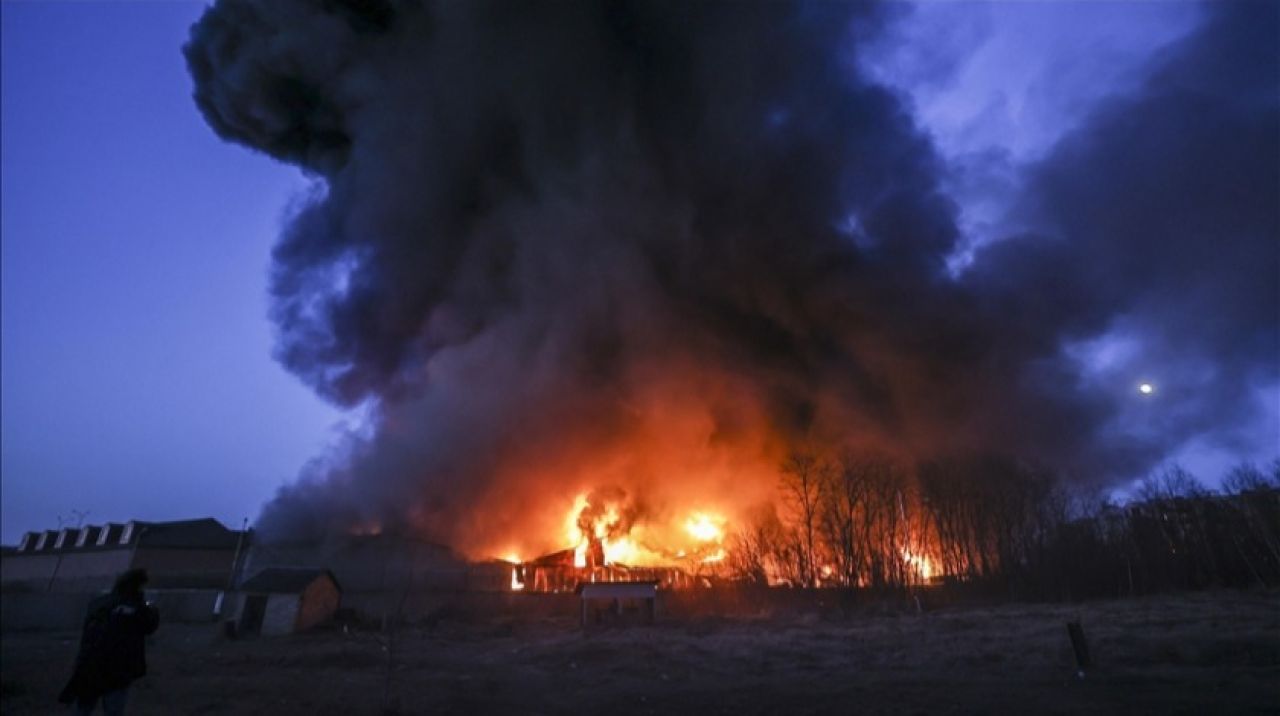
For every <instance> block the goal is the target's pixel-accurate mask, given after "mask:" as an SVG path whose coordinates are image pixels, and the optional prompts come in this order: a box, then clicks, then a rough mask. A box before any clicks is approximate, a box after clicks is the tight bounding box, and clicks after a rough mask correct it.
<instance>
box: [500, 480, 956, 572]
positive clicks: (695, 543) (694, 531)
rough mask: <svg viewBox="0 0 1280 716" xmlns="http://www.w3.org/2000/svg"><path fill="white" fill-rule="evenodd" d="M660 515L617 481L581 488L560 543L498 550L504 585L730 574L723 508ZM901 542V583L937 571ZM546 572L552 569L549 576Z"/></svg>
mask: <svg viewBox="0 0 1280 716" xmlns="http://www.w3.org/2000/svg"><path fill="white" fill-rule="evenodd" d="M663 514H664V515H666V516H665V517H663V516H659V515H654V514H647V513H646V512H645V510H644V509H643V508H641V507H640V506H639V505H637V504H636V503H635V502H634V501H633V500H632V499H631V498H630V497H629V496H628V495H627V494H626V493H625V492H624V491H622V490H620V489H617V488H612V489H602V490H596V491H591V492H585V491H584V492H580V493H579V494H577V495H576V496H575V497H574V498H573V500H572V502H571V503H570V504H569V507H568V509H567V510H566V511H565V512H564V513H563V518H562V532H563V537H562V539H563V542H562V543H561V544H563V545H565V547H566V548H565V549H563V550H561V551H559V552H553V553H550V554H547V555H544V556H542V557H538V558H535V559H533V560H531V561H529V562H527V563H526V562H524V561H523V560H521V559H520V558H519V557H518V556H517V555H516V554H515V553H510V554H508V555H507V556H506V557H504V560H505V561H507V562H509V563H511V564H512V576H511V589H512V590H524V589H526V587H528V586H530V585H531V584H532V585H533V589H532V590H533V591H560V590H561V589H565V588H571V587H572V584H574V583H575V580H580V581H627V580H629V579H641V578H643V579H651V578H655V577H656V578H659V579H660V580H661V579H668V580H671V579H672V577H673V575H679V576H683V577H685V578H688V577H689V576H690V575H701V576H700V577H699V579H698V580H689V579H686V580H685V581H683V582H682V581H680V579H675V580H674V582H673V583H682V584H683V583H690V584H692V583H699V582H700V583H709V582H706V578H707V577H711V576H714V577H728V578H733V577H734V576H736V575H735V574H734V573H733V570H732V569H731V568H730V567H729V565H728V564H727V562H728V558H729V556H730V550H731V549H734V541H733V539H731V537H732V536H733V535H734V534H735V526H734V525H733V524H732V523H731V521H730V519H729V518H728V517H727V516H726V514H725V513H723V512H721V511H718V510H716V509H714V508H710V507H707V506H699V507H696V508H693V509H688V510H685V511H682V512H680V513H678V515H677V514H672V513H663ZM916 537H919V535H918V534H917V535H916ZM739 538H740V537H739ZM901 544H908V545H911V546H909V547H902V548H900V549H899V550H898V552H897V553H896V554H897V555H898V556H897V558H896V561H899V562H900V565H901V571H900V572H899V574H901V575H902V576H901V577H900V579H901V580H902V581H901V583H902V584H908V585H925V584H929V583H930V582H931V580H932V579H933V578H934V577H935V576H937V574H938V570H937V569H936V568H935V566H934V560H933V558H931V557H930V556H929V552H928V550H927V549H926V548H925V547H924V546H922V544H921V541H920V540H919V539H907V538H906V535H905V534H904V541H903V542H902V543H901ZM773 567H774V569H771V570H769V573H768V574H767V575H766V576H767V581H768V582H769V583H770V584H775V585H778V584H791V585H793V586H797V583H796V581H795V580H794V579H793V578H788V577H787V576H785V575H784V574H782V573H781V570H778V569H776V567H777V565H773ZM539 570H541V572H540V571H539ZM565 570H568V572H566V571H565ZM548 571H550V572H552V573H554V575H555V576H553V577H548V576H547V574H546V573H547V572H548ZM538 574H541V576H540V577H537V578H534V577H532V576H531V575H538ZM814 574H815V577H814V581H813V583H812V586H850V585H853V586H867V582H866V581H864V580H862V579H861V578H859V579H854V580H851V579H849V577H848V573H847V571H842V569H841V568H840V566H838V565H837V564H834V563H826V562H820V563H817V564H815V565H814ZM531 580H532V581H531ZM842 580H843V581H842ZM801 583H802V584H803V583H806V582H804V581H803V580H802V582H801Z"/></svg>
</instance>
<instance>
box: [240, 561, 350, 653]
mask: <svg viewBox="0 0 1280 716" xmlns="http://www.w3.org/2000/svg"><path fill="white" fill-rule="evenodd" d="M341 601H342V587H340V586H339V585H338V581H337V580H336V579H334V576H333V573H332V572H330V571H329V570H327V569H306V568H290V567H271V568H268V569H264V570H262V571H260V572H258V573H257V574H255V575H253V576H252V577H249V578H248V579H247V580H245V582H244V584H242V585H240V595H239V603H238V605H237V608H236V611H235V619H236V625H237V630H238V631H239V632H240V633H242V634H265V635H269V636H274V635H281V634H295V633H297V632H303V631H306V630H308V629H310V628H312V627H314V626H316V625H318V624H323V623H325V622H327V621H329V620H331V619H333V615H334V613H335V612H337V611H338V605H339V603H340V602H341Z"/></svg>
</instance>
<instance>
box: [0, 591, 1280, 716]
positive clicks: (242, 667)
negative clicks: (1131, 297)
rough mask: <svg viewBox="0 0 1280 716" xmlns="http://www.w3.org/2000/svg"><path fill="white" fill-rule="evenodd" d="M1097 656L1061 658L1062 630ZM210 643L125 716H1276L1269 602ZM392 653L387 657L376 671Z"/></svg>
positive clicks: (521, 623) (29, 698) (1279, 647)
mask: <svg viewBox="0 0 1280 716" xmlns="http://www.w3.org/2000/svg"><path fill="white" fill-rule="evenodd" d="M1077 620H1078V621H1081V622H1082V623H1083V624H1084V627H1085V630H1086V632H1087V634H1088V637H1089V641H1090V647H1091V649H1092V652H1093V657H1094V660H1095V662H1096V664H1095V668H1094V669H1093V670H1092V671H1090V672H1089V673H1087V674H1086V675H1085V677H1084V678H1078V677H1077V675H1076V670H1075V668H1074V661H1073V657H1072V652H1071V647H1070V642H1069V640H1068V638H1067V634H1066V629H1065V626H1064V624H1065V623H1066V622H1067V621H1077ZM384 645H385V641H384V639H383V637H382V635H380V634H378V633H376V632H366V631H351V632H349V633H344V632H343V631H341V630H327V631H320V632H316V633H312V634H307V635H302V636H295V637H278V638H260V639H245V640H238V641H227V640H224V639H222V638H220V637H219V636H218V634H217V632H216V630H215V629H214V628H213V627H212V626H208V627H194V626H173V625H171V626H169V627H167V628H166V627H163V626H162V628H161V630H160V632H159V633H158V634H157V635H156V637H155V638H154V640H153V643H152V644H151V647H150V650H149V657H148V658H149V661H150V670H151V673H150V674H149V675H148V676H147V678H146V679H144V680H143V681H141V682H139V683H138V684H137V685H136V686H135V688H134V690H133V694H132V698H131V704H130V713H132V714H335V715H337V714H343V715H346V714H382V713H401V714H428V713H429V714H452V713H456V714H470V715H474V714H489V713H502V714H558V713H564V714H568V713H574V714H610V715H613V714H672V713H696V714H783V713H786V714H828V713H829V714H848V713H860V714H865V713H894V714H897V713H902V714H937V713H966V714H967V713H995V714H1032V713H1045V714H1053V713H1062V714H1069V713H1072V714H1074V713H1117V714H1119V713H1123V714H1140V713H1150V714H1177V713H1186V714H1237V713H1238V714H1250V713H1259V714H1260V713H1280V594H1278V593H1276V592H1267V593H1261V592H1249V593H1237V592H1215V593H1202V594H1191V595H1181V596H1169V597H1159V598H1149V599H1135V600H1129V601H1113V602H1092V603H1086V604H1082V605H1007V606H1000V607H992V608H972V607H965V608H960V607H956V608H948V609H940V610H937V611H932V612H926V613H924V614H915V613H901V614H897V613H886V612H883V611H880V612H878V613H877V611H876V610H871V609H867V610H863V611H862V612H860V613H857V614H853V615H845V616H840V617H823V616H818V615H814V614H789V615H772V616H767V617H765V616H762V617H759V618H753V619H716V618H704V619H697V620H677V619H674V618H668V619H664V620H660V621H659V623H658V624H656V625H654V626H652V627H643V626H635V627H626V628H609V629H597V630H594V631H592V632H589V633H583V632H582V631H581V630H579V629H578V628H577V625H576V623H575V622H574V620H573V618H572V616H571V615H565V616H564V617H562V618H552V619H539V620H532V619H530V620H518V621H513V620H512V619H510V618H497V617H495V618H493V619H468V620H461V621H448V620H445V621H441V622H440V623H438V624H436V625H435V626H433V627H430V628H427V627H408V628H405V629H402V630H400V631H399V632H398V634H397V636H396V641H395V644H394V658H393V659H390V660H389V659H388V658H387V652H386V650H385V649H384ZM74 651H75V635H74V634H68V633H59V634H35V633H14V634H6V635H4V638H3V673H2V677H3V697H2V700H0V710H2V711H3V712H4V713H5V714H6V715H10V716H13V715H17V714H42V713H65V711H63V710H62V709H60V708H59V707H58V706H57V705H56V704H55V703H54V699H55V694H56V693H57V691H58V689H59V687H60V686H61V684H62V681H63V679H64V678H65V677H66V675H67V672H68V669H69V667H70V663H71V661H72V658H73V656H74ZM389 663H390V668H388V664H389Z"/></svg>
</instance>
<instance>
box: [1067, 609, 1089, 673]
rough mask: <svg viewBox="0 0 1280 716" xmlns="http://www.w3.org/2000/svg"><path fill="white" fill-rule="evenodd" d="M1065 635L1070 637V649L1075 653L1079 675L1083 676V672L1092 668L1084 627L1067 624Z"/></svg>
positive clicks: (1078, 624)
mask: <svg viewBox="0 0 1280 716" xmlns="http://www.w3.org/2000/svg"><path fill="white" fill-rule="evenodd" d="M1067 635H1068V636H1070V637H1071V648H1072V649H1073V650H1075V653H1076V666H1077V667H1078V668H1079V675H1080V676H1084V670H1085V669H1088V668H1090V667H1091V666H1093V662H1092V661H1091V660H1090V659H1089V642H1088V641H1086V640H1085V638H1084V627H1082V626H1080V622H1067Z"/></svg>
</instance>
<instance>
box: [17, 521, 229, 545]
mask: <svg viewBox="0 0 1280 716" xmlns="http://www.w3.org/2000/svg"><path fill="white" fill-rule="evenodd" d="M42 535H43V539H41V536H42ZM81 535H84V536H85V537H86V539H85V540H84V541H83V542H81V541H80V540H79V539H78V538H79V537H80V536H81ZM60 536H61V538H62V544H61V545H60V546H55V545H57V541H58V539H59V537H60ZM90 536H92V539H88V537H90ZM240 537H241V534H240V532H239V531H237V530H231V529H227V528H226V527H225V526H224V525H223V524H222V523H221V522H219V521H217V520H215V519H213V518H212V517H201V518H199V519H194V520H175V521H173V522H141V521H139V520H133V521H130V522H127V523H124V524H119V523H115V522H112V523H108V524H105V525H86V526H84V527H81V528H66V529H63V530H61V532H59V531H54V530H46V531H45V532H43V533H41V532H28V533H27V534H26V535H24V536H23V538H22V541H21V543H19V545H18V548H17V554H41V553H47V552H54V551H57V552H67V551H76V552H89V551H97V550H109V549H122V548H123V549H128V548H132V547H134V546H142V547H153V548H161V549H226V550H233V549H235V548H236V543H237V541H238V540H239V539H240ZM37 545H38V546H39V549H37V548H36V547H37Z"/></svg>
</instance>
